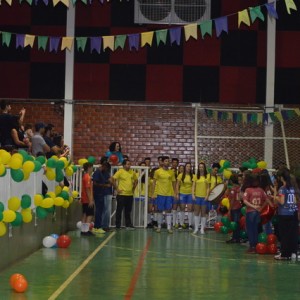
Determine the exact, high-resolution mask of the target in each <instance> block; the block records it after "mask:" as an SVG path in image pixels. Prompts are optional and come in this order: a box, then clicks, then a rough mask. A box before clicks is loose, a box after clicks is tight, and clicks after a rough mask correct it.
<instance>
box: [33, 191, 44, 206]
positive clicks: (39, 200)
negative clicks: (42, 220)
mask: <svg viewBox="0 0 300 300" xmlns="http://www.w3.org/2000/svg"><path fill="white" fill-rule="evenodd" d="M43 199H44V197H43V196H42V195H40V194H36V195H34V196H33V202H34V205H35V206H41V203H42V201H43Z"/></svg>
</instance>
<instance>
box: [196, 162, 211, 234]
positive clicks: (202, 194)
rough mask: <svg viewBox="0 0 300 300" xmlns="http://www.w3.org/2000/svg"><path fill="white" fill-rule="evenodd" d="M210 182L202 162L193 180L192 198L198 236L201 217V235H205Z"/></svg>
mask: <svg viewBox="0 0 300 300" xmlns="http://www.w3.org/2000/svg"><path fill="white" fill-rule="evenodd" d="M209 192H210V189H209V181H208V172H207V169H206V165H205V163H204V162H200V163H199V165H198V170H197V174H195V175H194V178H193V188H192V197H193V200H194V223H195V227H194V232H193V234H197V233H198V231H199V223H200V217H201V234H204V233H205V232H204V229H205V224H206V209H207V202H208V201H207V198H208V196H209Z"/></svg>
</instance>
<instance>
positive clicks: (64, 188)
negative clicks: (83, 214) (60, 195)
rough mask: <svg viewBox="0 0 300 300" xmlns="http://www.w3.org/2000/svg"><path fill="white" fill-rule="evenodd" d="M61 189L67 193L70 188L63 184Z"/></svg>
mask: <svg viewBox="0 0 300 300" xmlns="http://www.w3.org/2000/svg"><path fill="white" fill-rule="evenodd" d="M62 190H63V191H65V192H68V193H69V190H70V189H69V187H68V186H64V187H63V189H62Z"/></svg>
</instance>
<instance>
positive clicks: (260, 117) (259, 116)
mask: <svg viewBox="0 0 300 300" xmlns="http://www.w3.org/2000/svg"><path fill="white" fill-rule="evenodd" d="M262 121H263V114H262V113H257V125H260V124H262Z"/></svg>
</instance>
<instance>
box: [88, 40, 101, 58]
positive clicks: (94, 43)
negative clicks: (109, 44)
mask: <svg viewBox="0 0 300 300" xmlns="http://www.w3.org/2000/svg"><path fill="white" fill-rule="evenodd" d="M90 41H91V53H92V52H93V50H96V52H97V53H98V54H100V52H101V44H102V38H101V37H90Z"/></svg>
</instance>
